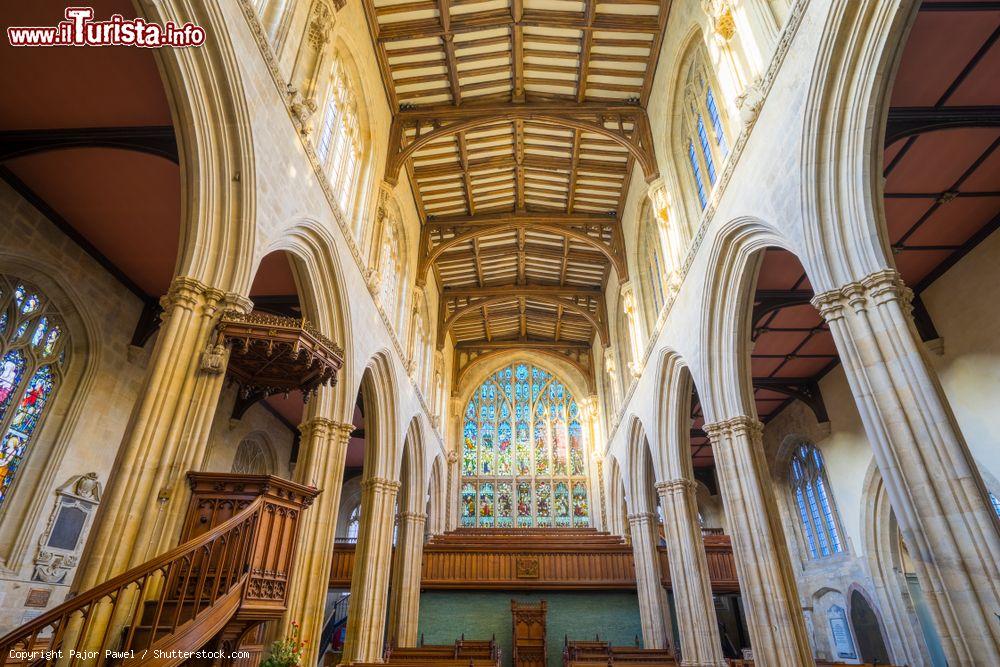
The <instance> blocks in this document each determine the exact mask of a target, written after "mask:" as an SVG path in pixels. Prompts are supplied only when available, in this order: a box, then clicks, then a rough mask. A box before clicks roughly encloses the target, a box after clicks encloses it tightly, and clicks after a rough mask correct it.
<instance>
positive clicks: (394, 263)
mask: <svg viewBox="0 0 1000 667" xmlns="http://www.w3.org/2000/svg"><path fill="white" fill-rule="evenodd" d="M400 241H401V239H400V231H399V221H398V220H397V219H396V218H395V216H394V215H386V216H385V220H384V221H383V229H382V247H381V248H380V249H379V279H380V292H379V300H380V301H381V302H382V307H383V308H384V309H385V310H386V312H387V313H389V315H390V316H391V318H392V322H393V326H398V325H399V284H400V282H401V278H402V275H401V274H402V270H403V265H402V260H403V251H402V247H401V243H400Z"/></svg>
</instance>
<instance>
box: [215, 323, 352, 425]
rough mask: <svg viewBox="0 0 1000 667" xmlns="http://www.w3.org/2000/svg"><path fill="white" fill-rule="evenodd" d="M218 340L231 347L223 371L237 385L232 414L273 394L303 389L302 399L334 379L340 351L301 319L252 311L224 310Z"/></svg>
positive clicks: (339, 365)
mask: <svg viewBox="0 0 1000 667" xmlns="http://www.w3.org/2000/svg"><path fill="white" fill-rule="evenodd" d="M218 344H220V345H224V346H226V348H228V349H229V350H230V357H229V365H228V368H227V371H226V372H227V374H228V375H229V377H230V378H231V379H232V380H233V381H235V382H236V383H237V384H238V385H239V387H240V391H239V397H238V399H237V401H236V405H235V406H234V408H233V417H235V418H237V419H238V418H239V417H241V416H242V414H243V413H244V412H246V409H247V408H249V407H250V406H251V405H253V404H254V403H255V402H257V401H259V400H260V399H262V398H265V397H267V396H271V395H273V394H287V393H289V392H291V391H294V390H296V389H297V390H299V391H301V392H302V396H303V400H308V399H309V397H310V396H311V395H312V394H313V393H314V392H315V391H316V390H317V389H318V388H319V387H321V386H323V385H334V384H336V383H337V373H338V371H340V369H341V368H342V367H343V365H344V354H343V350H341V348H340V347H339V346H337V344H336V343H334V342H333V341H331V340H330V339H329V338H327V337H326V336H324V335H323V334H321V333H320V332H318V331H316V330H315V329H314V328H313V327H312V326H311V325H310V324H309V323H308V322H307V321H305V320H304V319H295V318H291V317H279V316H277V315H269V314H266V313H260V312H252V313H249V314H246V315H243V314H239V313H226V314H225V315H223V316H222V319H221V320H220V321H219V325H218Z"/></svg>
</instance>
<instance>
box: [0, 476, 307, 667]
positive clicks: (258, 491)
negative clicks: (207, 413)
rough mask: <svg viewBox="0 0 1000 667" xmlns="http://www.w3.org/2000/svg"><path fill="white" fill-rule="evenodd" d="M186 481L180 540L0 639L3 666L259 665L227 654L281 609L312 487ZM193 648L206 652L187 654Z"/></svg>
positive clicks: (267, 480)
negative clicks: (188, 490) (188, 495)
mask: <svg viewBox="0 0 1000 667" xmlns="http://www.w3.org/2000/svg"><path fill="white" fill-rule="evenodd" d="M188 479H189V480H190V483H191V490H192V494H191V502H190V504H189V506H188V513H187V516H186V519H185V523H184V528H183V530H182V533H181V540H180V541H181V544H180V545H179V546H178V547H176V548H174V549H172V550H170V551H168V552H167V553H165V554H162V555H160V556H157V557H156V558H154V559H152V560H150V561H148V562H146V563H143V564H142V565H139V566H138V567H135V568H132V569H131V570H129V571H127V572H124V573H122V574H121V575H119V576H117V577H115V578H113V579H111V580H110V581H107V582H105V583H104V584H101V585H100V586H97V587H96V588H93V589H91V590H88V591H84V592H82V593H81V594H79V595H77V596H76V597H73V598H71V599H69V600H67V601H65V602H64V603H62V604H61V605H59V606H57V607H55V608H53V609H51V610H49V611H48V612H47V613H45V614H44V615H42V616H40V617H38V618H36V619H35V620H33V621H31V622H30V623H27V624H25V625H23V626H21V627H20V628H17V629H16V630H14V631H13V632H11V633H9V634H7V635H6V636H4V637H2V638H0V667H4V666H6V665H31V667H40V666H42V665H52V664H59V665H70V666H74V665H114V666H116V667H117V666H119V665H120V666H122V667H132V666H138V665H157V666H158V667H171V666H172V665H180V664H182V663H186V662H187V663H190V664H221V665H235V664H256V660H254V659H253V657H254V656H251V658H249V659H244V660H237V659H234V658H233V657H232V656H233V653H234V651H235V650H236V649H238V648H240V647H243V646H246V645H247V644H248V643H249V640H250V639H251V637H252V636H253V635H254V634H255V633H256V632H257V631H258V630H259V626H260V625H261V624H262V623H263V622H265V621H268V620H271V619H277V618H280V617H281V615H282V614H283V613H284V611H285V607H286V602H287V594H288V583H289V581H290V578H291V576H292V571H293V564H294V562H295V545H296V543H297V539H296V538H297V535H298V530H299V526H300V523H301V521H300V520H301V516H302V512H303V511H304V510H305V509H306V508H307V507H308V506H309V505H310V504H311V503H312V500H313V498H315V497H316V495H317V494H318V493H319V492H318V491H317V490H316V489H309V488H307V487H304V486H301V485H299V484H295V483H293V482H289V481H287V480H283V479H279V478H277V477H271V476H267V475H233V474H225V473H189V474H188ZM106 651H111V652H112V653H110V654H109V653H106ZM198 651H203V652H204V653H206V654H207V655H208V656H209V657H203V658H196V659H191V658H190V656H189V655H188V654H189V653H193V652H198ZM256 653H257V656H256V657H257V658H259V648H258V649H257V650H256ZM217 656H224V657H217Z"/></svg>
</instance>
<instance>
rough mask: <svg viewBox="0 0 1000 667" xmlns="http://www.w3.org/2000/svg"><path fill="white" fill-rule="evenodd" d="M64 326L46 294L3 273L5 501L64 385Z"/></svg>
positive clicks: (0, 494)
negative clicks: (55, 398)
mask: <svg viewBox="0 0 1000 667" xmlns="http://www.w3.org/2000/svg"><path fill="white" fill-rule="evenodd" d="M8 332H9V338H8V337H5V335H6V334H8ZM29 332H30V333H29ZM62 332H63V327H62V325H61V317H60V316H59V313H58V311H56V310H55V309H54V308H53V306H52V304H51V303H50V302H49V300H48V299H47V298H46V297H45V295H44V294H42V293H41V292H39V291H37V290H36V289H34V288H33V287H32V286H31V285H28V284H27V283H23V282H21V281H18V280H16V279H11V278H9V277H7V276H0V434H2V436H0V506H2V504H3V502H4V501H5V500H6V499H7V498H8V497H9V495H10V492H11V488H12V485H13V484H14V482H15V481H16V474H17V471H18V469H19V468H20V467H21V464H22V462H23V461H24V458H25V457H26V456H27V455H28V454H29V453H30V449H31V445H32V442H33V438H34V437H36V433H37V432H38V430H39V427H40V425H41V423H42V420H43V418H44V416H45V408H46V406H47V405H48V404H49V403H51V401H52V395H53V393H54V391H55V390H56V388H57V387H58V385H59V380H60V377H61V373H62V367H63V365H64V363H65V359H66V338H67V337H66V336H65V335H63V334H62ZM53 356H54V357H55V359H52V358H51V357H53ZM12 406H14V407H13V409H12Z"/></svg>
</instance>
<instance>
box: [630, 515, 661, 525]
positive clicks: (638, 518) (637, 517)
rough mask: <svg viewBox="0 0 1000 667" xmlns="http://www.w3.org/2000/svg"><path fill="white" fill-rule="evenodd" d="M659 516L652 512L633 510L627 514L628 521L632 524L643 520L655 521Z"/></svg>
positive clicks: (637, 523) (643, 521)
mask: <svg viewBox="0 0 1000 667" xmlns="http://www.w3.org/2000/svg"><path fill="white" fill-rule="evenodd" d="M658 520H659V517H657V516H656V514H654V513H653V512H634V513H632V514H629V515H628V522H629V524H630V525H632V526H636V525H639V524H642V523H645V522H655V521H658Z"/></svg>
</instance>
